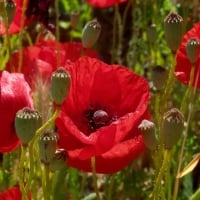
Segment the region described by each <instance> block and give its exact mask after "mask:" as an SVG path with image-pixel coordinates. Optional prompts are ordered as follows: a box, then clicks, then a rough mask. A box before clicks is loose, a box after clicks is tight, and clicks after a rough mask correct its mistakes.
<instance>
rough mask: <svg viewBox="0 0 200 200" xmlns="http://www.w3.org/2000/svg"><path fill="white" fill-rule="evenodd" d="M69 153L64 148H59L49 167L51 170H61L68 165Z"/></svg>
mask: <svg viewBox="0 0 200 200" xmlns="http://www.w3.org/2000/svg"><path fill="white" fill-rule="evenodd" d="M66 160H67V153H66V151H65V150H64V149H57V150H56V152H55V154H54V156H53V159H52V161H51V162H50V165H49V168H50V170H51V171H56V170H61V169H62V168H63V167H66Z"/></svg>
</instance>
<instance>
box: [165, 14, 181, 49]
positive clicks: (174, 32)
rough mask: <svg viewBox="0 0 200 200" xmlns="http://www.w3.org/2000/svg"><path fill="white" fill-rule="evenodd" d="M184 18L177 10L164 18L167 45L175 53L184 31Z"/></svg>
mask: <svg viewBox="0 0 200 200" xmlns="http://www.w3.org/2000/svg"><path fill="white" fill-rule="evenodd" d="M182 29H183V18H182V17H181V16H180V15H178V14H177V13H175V12H170V13H169V14H168V15H167V17H166V18H165V19H164V31H165V39H166V42H167V45H168V46H169V48H170V49H171V51H172V52H173V53H175V52H176V50H177V49H178V47H179V45H180V43H181V39H182V34H183V33H182V32H183V30H182Z"/></svg>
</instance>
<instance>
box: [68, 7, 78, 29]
mask: <svg viewBox="0 0 200 200" xmlns="http://www.w3.org/2000/svg"><path fill="white" fill-rule="evenodd" d="M79 20H80V12H79V11H77V10H74V11H72V12H71V14H70V24H71V27H72V28H74V29H75V28H76V27H77V25H78V23H79Z"/></svg>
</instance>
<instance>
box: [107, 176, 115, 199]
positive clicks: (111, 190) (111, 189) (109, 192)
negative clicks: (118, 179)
mask: <svg viewBox="0 0 200 200" xmlns="http://www.w3.org/2000/svg"><path fill="white" fill-rule="evenodd" d="M114 182H115V179H114V177H113V176H112V175H111V178H110V181H109V185H108V197H107V200H111V199H112V194H113V186H114Z"/></svg>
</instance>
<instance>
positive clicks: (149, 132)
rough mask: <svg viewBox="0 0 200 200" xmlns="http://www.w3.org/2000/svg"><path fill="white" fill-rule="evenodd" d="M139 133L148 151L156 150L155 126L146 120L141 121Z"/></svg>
mask: <svg viewBox="0 0 200 200" xmlns="http://www.w3.org/2000/svg"><path fill="white" fill-rule="evenodd" d="M138 128H139V130H140V131H141V134H142V137H143V139H144V143H145V144H146V146H147V147H148V148H149V149H150V150H155V149H156V148H157V145H158V142H157V139H156V136H155V124H154V123H153V122H151V121H148V120H146V119H144V120H142V122H141V123H140V125H139V126H138Z"/></svg>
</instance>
